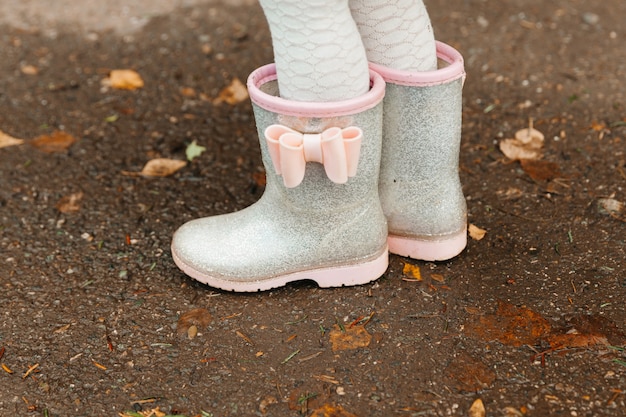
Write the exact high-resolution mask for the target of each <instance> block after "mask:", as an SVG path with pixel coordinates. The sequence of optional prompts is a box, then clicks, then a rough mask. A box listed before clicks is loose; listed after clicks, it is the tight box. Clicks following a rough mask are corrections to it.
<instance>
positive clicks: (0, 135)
mask: <svg viewBox="0 0 626 417" xmlns="http://www.w3.org/2000/svg"><path fill="white" fill-rule="evenodd" d="M22 143H24V140H23V139H17V138H14V137H13V136H9V135H7V134H6V133H4V132H3V131H1V130H0V148H6V147H8V146H15V145H21V144H22Z"/></svg>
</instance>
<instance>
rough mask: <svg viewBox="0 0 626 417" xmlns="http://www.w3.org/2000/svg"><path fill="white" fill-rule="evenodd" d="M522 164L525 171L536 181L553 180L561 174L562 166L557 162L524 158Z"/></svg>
mask: <svg viewBox="0 0 626 417" xmlns="http://www.w3.org/2000/svg"><path fill="white" fill-rule="evenodd" d="M520 165H521V167H522V169H523V170H524V172H525V173H526V174H528V176H529V177H530V178H532V179H533V180H535V181H551V180H553V179H555V178H558V177H559V176H560V175H561V168H560V167H559V164H557V163H556V162H548V161H536V160H533V159H522V160H521V161H520Z"/></svg>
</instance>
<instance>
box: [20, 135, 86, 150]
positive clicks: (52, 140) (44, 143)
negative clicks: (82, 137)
mask: <svg viewBox="0 0 626 417" xmlns="http://www.w3.org/2000/svg"><path fill="white" fill-rule="evenodd" d="M76 140H77V139H76V138H75V137H74V136H72V135H70V134H69V133H67V132H63V131H61V130H55V131H54V132H52V133H51V134H50V135H41V136H39V137H37V138H35V139H33V140H32V141H30V144H31V145H32V146H34V147H35V148H37V149H39V150H40V151H42V152H46V153H59V152H65V151H66V150H67V149H68V148H69V147H70V146H72V145H73V144H74V143H75V142H76Z"/></svg>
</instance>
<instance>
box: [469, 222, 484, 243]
mask: <svg viewBox="0 0 626 417" xmlns="http://www.w3.org/2000/svg"><path fill="white" fill-rule="evenodd" d="M467 231H468V232H469V235H470V237H471V238H472V239H474V240H482V239H483V238H484V237H485V235H486V234H487V231H486V230H485V229H481V228H480V227H478V226H476V225H473V224H470V225H469V227H468V228H467Z"/></svg>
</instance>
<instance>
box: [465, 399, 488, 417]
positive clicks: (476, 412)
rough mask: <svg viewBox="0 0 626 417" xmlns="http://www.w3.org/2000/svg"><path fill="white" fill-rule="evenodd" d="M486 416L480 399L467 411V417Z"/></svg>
mask: <svg viewBox="0 0 626 417" xmlns="http://www.w3.org/2000/svg"><path fill="white" fill-rule="evenodd" d="M486 414H487V412H486V410H485V404H483V400H481V399H480V398H478V399H476V401H474V403H473V404H472V406H471V407H470V409H469V413H468V416H469V417H485V415H486Z"/></svg>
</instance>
